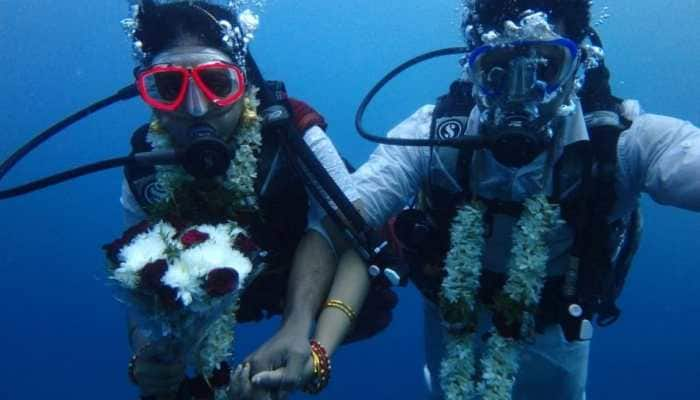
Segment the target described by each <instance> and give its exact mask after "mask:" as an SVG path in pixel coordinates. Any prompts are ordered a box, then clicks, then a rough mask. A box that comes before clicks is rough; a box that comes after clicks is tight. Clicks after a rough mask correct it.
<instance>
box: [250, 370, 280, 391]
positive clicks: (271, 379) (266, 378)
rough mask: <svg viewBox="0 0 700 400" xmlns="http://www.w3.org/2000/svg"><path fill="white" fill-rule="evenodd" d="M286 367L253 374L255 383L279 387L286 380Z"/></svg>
mask: <svg viewBox="0 0 700 400" xmlns="http://www.w3.org/2000/svg"><path fill="white" fill-rule="evenodd" d="M286 379H287V374H286V368H279V369H276V370H274V371H262V372H258V373H257V374H255V375H254V376H253V379H252V381H253V384H254V385H255V386H258V387H262V388H266V389H278V388H280V387H282V386H283V384H284V383H285V382H286Z"/></svg>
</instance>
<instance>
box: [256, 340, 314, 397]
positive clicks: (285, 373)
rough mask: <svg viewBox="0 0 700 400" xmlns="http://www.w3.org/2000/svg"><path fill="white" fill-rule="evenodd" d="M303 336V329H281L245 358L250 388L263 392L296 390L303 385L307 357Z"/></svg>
mask: <svg viewBox="0 0 700 400" xmlns="http://www.w3.org/2000/svg"><path fill="white" fill-rule="evenodd" d="M307 335H308V330H307V329H305V328H304V329H297V328H296V327H293V326H292V327H283V328H282V329H281V330H280V331H279V332H277V334H275V336H273V337H272V338H271V339H270V340H268V341H267V342H266V343H265V344H264V345H263V346H262V347H260V348H259V349H258V350H257V351H256V352H255V353H253V354H252V355H251V356H250V357H248V359H247V360H246V362H248V363H250V365H251V373H252V376H251V380H252V383H253V385H255V386H258V387H260V388H264V389H267V390H279V389H282V390H293V389H295V388H298V387H299V386H300V385H301V384H302V383H303V382H304V369H305V366H306V365H307V364H308V362H309V360H310V358H311V348H310V347H309V341H308V336H307Z"/></svg>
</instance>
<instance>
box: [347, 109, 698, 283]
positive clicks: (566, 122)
mask: <svg viewBox="0 0 700 400" xmlns="http://www.w3.org/2000/svg"><path fill="white" fill-rule="evenodd" d="M627 105H628V106H634V103H629V102H627ZM433 108H434V107H433V106H430V105H428V106H424V107H422V108H420V109H419V110H418V111H417V112H415V113H414V114H413V115H412V116H411V117H409V118H408V119H406V120H405V121H403V122H402V123H401V124H399V125H398V126H396V127H395V128H394V129H392V130H391V131H390V132H389V134H388V136H389V137H392V138H409V139H425V138H428V137H429V134H430V125H431V119H432V112H433ZM628 108H629V107H628ZM580 110H581V107H577V111H576V112H574V113H573V114H572V115H570V116H569V117H566V118H562V119H561V120H560V121H557V126H556V127H555V129H558V130H560V132H561V134H560V135H559V136H558V137H560V138H561V139H560V141H559V142H558V143H557V144H556V148H555V157H559V156H560V155H561V154H562V151H563V147H564V146H565V145H568V144H571V143H573V142H576V141H579V140H588V132H587V130H586V125H585V121H584V119H583V115H582V113H581V111H580ZM629 114H631V115H626V116H627V117H632V118H631V119H633V124H632V126H631V127H630V128H629V129H628V130H627V131H625V132H623V133H622V135H621V137H620V140H619V142H618V149H617V153H618V160H619V161H618V171H617V183H616V187H615V190H616V192H617V203H616V205H615V209H614V211H613V216H611V218H617V217H621V216H625V215H628V214H629V213H630V212H631V211H632V210H634V209H635V208H636V207H637V205H638V202H639V197H640V194H641V193H642V192H645V193H648V194H649V195H650V196H651V197H652V198H653V199H654V200H655V201H657V202H658V203H661V204H668V205H673V206H677V207H681V208H686V209H689V210H696V211H700V129H698V128H697V127H695V126H693V125H692V124H690V123H689V122H686V121H681V120H678V119H674V118H669V117H663V116H658V115H652V114H641V115H639V113H633V112H632V113H629ZM478 124H479V113H478V110H477V109H474V110H473V111H472V114H471V116H470V118H469V123H468V126H467V132H466V134H467V135H476V134H478ZM430 159H431V153H430V149H429V148H428V147H407V146H389V145H379V146H378V147H377V149H376V150H375V151H374V152H373V153H372V155H371V156H370V158H369V160H368V161H367V162H366V163H365V164H364V165H362V166H361V167H360V168H359V169H358V170H357V172H356V173H354V174H353V179H354V180H355V186H356V189H357V191H358V192H359V194H360V199H361V200H362V202H363V204H364V207H365V212H366V214H367V216H368V219H369V221H370V223H371V224H372V225H374V226H375V227H378V226H380V225H382V224H383V223H384V222H386V221H387V220H388V219H389V218H390V217H391V216H393V215H395V214H397V213H398V212H399V211H400V210H401V209H402V208H404V207H405V206H406V205H408V204H409V202H410V201H411V200H412V199H413V198H414V196H415V195H416V194H417V192H418V191H419V190H420V188H421V187H422V185H423V184H424V182H425V180H426V179H427V178H428V176H429V173H430V169H431V168H432V169H433V174H432V176H433V178H434V177H435V176H438V178H439V179H441V180H442V183H443V185H444V184H448V185H449V184H453V185H458V183H457V180H456V179H455V174H454V173H455V170H454V165H444V163H443V160H441V159H440V157H439V156H437V154H433V162H432V165H431V162H430ZM545 160H546V155H544V154H543V155H541V156H540V157H538V158H537V159H536V160H535V161H533V162H532V163H530V164H529V165H526V166H524V167H522V168H520V169H516V168H509V167H505V166H503V165H501V164H500V163H498V162H497V161H496V160H495V159H493V157H492V155H491V154H490V153H489V152H488V151H486V150H480V151H477V152H475V156H474V159H473V161H472V168H471V172H472V173H475V171H478V172H476V173H478V176H474V175H472V179H471V181H472V182H473V184H474V185H475V187H474V189H475V190H476V193H477V194H478V195H480V196H482V197H484V198H490V199H499V200H504V201H522V200H524V199H525V198H527V197H528V196H531V195H534V194H536V193H538V192H540V191H541V190H542V188H541V182H542V179H540V178H541V176H542V174H543V173H544V170H545ZM547 173H549V174H550V175H551V171H547ZM550 181H551V180H550ZM456 187H458V186H456ZM550 189H551V188H547V190H550ZM515 222H516V221H515V219H514V218H513V217H510V216H507V215H495V216H494V225H493V233H492V235H491V237H490V238H488V239H487V243H486V253H485V260H484V263H485V267H486V268H488V269H491V270H494V271H501V272H502V271H505V266H506V263H507V261H508V256H509V252H510V248H511V232H512V230H513V225H514V223H515ZM572 243H573V233H572V231H571V229H570V228H569V227H568V226H563V227H561V229H560V231H558V232H554V234H553V235H552V240H551V241H550V263H549V267H548V272H549V274H550V275H559V274H561V273H562V272H563V268H565V266H566V265H567V263H568V259H567V257H565V256H566V255H568V250H569V248H570V247H571V244H572Z"/></svg>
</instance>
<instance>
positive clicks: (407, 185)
mask: <svg viewBox="0 0 700 400" xmlns="http://www.w3.org/2000/svg"><path fill="white" fill-rule="evenodd" d="M433 108H434V107H433V106H424V107H422V108H421V109H419V110H418V111H416V113H414V114H413V115H412V116H410V117H409V118H408V119H406V120H405V121H403V122H402V123H401V124H399V125H398V126H396V127H395V128H394V129H392V130H391V131H390V132H389V134H388V137H390V138H406V139H425V138H428V137H429V136H430V123H431V120H432V113H433ZM429 158H430V149H429V148H428V147H409V146H388V145H379V146H378V147H377V148H376V149H375V150H374V152H373V153H372V155H370V157H369V160H368V161H367V162H366V163H365V164H363V165H362V166H361V167H360V168H359V169H358V170H357V172H355V173H354V174H353V178H354V180H355V188H356V189H357V191H358V192H359V194H360V199H361V200H362V204H363V207H364V210H365V213H366V214H367V216H368V218H369V222H370V223H371V224H372V225H373V226H374V227H379V226H381V225H383V224H384V223H385V222H386V221H387V220H388V219H389V218H390V217H391V216H393V215H394V214H396V213H397V212H399V211H400V210H401V209H402V208H403V207H405V206H406V205H407V204H408V202H409V201H410V200H411V199H412V198H413V197H414V196H415V195H416V193H417V192H418V190H419V188H420V185H421V182H422V181H423V178H424V177H425V174H426V173H427V170H428V163H429Z"/></svg>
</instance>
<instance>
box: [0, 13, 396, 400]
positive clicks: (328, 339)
mask: <svg viewBox="0 0 700 400" xmlns="http://www.w3.org/2000/svg"><path fill="white" fill-rule="evenodd" d="M131 9H132V13H133V15H132V17H131V18H127V19H125V20H124V21H122V24H123V26H124V27H125V29H126V30H127V33H128V34H129V36H130V38H131V40H132V41H133V48H134V55H135V58H136V60H137V67H136V69H135V70H134V77H135V84H131V85H129V86H127V87H125V88H123V89H121V90H120V91H118V92H117V93H116V94H114V95H113V96H110V97H108V98H106V99H104V100H101V101H100V102H98V103H95V104H93V105H91V106H89V107H87V108H85V109H84V110H81V111H79V112H77V113H75V114H73V115H71V116H69V117H67V118H66V119H64V120H62V121H60V122H59V123H57V124H55V125H53V126H52V127H50V128H49V129H47V130H46V131H44V132H42V133H41V134H40V135H38V136H37V137H35V138H34V139H32V140H31V141H30V142H28V143H27V144H26V145H25V146H23V147H22V148H20V149H19V150H17V151H16V152H15V153H14V154H12V155H11V156H10V157H9V158H8V159H7V160H6V161H5V162H3V163H2V165H0V179H2V178H3V177H4V176H5V175H6V174H7V173H8V172H9V171H10V170H11V169H12V168H13V167H14V166H15V165H16V164H17V163H18V162H19V161H20V160H22V159H23V158H24V157H25V156H26V155H27V154H29V153H30V152H31V151H33V150H34V149H35V148H37V147H38V146H40V145H41V144H42V143H43V142H45V141H46V140H48V139H49V138H51V137H52V136H54V135H56V134H58V133H59V132H61V131H63V130H64V129H65V128H66V127H68V126H70V125H71V124H73V123H75V122H77V121H79V120H81V119H83V118H85V117H87V116H89V115H91V114H92V113H94V112H96V111H99V110H101V109H103V108H105V107H108V106H110V105H112V104H114V103H116V102H117V101H122V100H128V99H131V98H134V97H138V96H140V97H141V99H142V100H143V101H144V102H145V103H146V104H147V105H148V106H149V107H150V108H151V109H152V111H153V114H152V119H151V121H150V123H148V124H146V125H144V126H142V127H140V128H139V129H137V130H136V131H135V132H134V133H133V135H132V137H131V147H132V152H131V154H130V155H129V156H127V157H119V158H114V159H110V160H105V161H101V162H97V163H93V164H89V165H86V166H81V167H78V168H74V169H72V170H69V171H66V172H62V173H59V174H56V175H53V176H50V177H47V178H43V179H39V180H36V181H34V182H31V183H28V184H25V185H20V186H17V187H14V188H11V189H6V190H0V199H6V198H11V197H16V196H20V195H23V194H26V193H29V192H32V191H35V190H39V189H42V188H44V187H47V186H51V185H55V184H58V183H60V182H64V181H66V180H70V179H75V178H77V177H80V176H83V175H86V174H90V173H94V172H97V171H101V170H104V169H109V168H115V167H120V166H123V167H124V178H125V179H124V181H123V184H122V194H121V198H120V201H121V204H122V206H123V210H124V213H125V219H126V222H127V224H128V226H132V228H130V229H129V230H127V233H125V236H126V235H128V233H129V232H133V231H134V229H138V226H140V225H143V223H141V224H138V225H136V224H137V223H140V222H141V221H148V222H149V223H150V222H156V221H167V222H168V223H170V224H171V225H172V226H173V227H175V226H183V227H187V226H193V225H206V224H210V225H216V224H220V223H226V222H227V221H235V223H236V224H237V225H239V226H241V227H243V228H244V230H245V232H247V236H246V238H245V240H244V241H243V242H242V243H240V245H239V244H238V243H236V247H238V248H245V249H246V250H242V251H245V252H246V254H253V255H254V256H251V260H254V261H255V263H257V264H258V265H259V266H261V267H260V268H258V267H257V266H254V268H255V270H256V271H260V272H256V275H255V276H254V279H252V281H250V282H247V283H246V289H245V291H244V293H243V294H242V295H241V298H240V300H239V304H238V311H237V313H236V319H237V321H238V322H255V321H260V320H262V319H264V318H271V317H272V316H275V315H281V316H282V324H281V327H280V328H279V331H278V332H277V334H276V335H275V336H274V337H272V338H271V339H270V340H268V342H267V343H266V344H265V346H264V348H262V349H261V350H260V351H258V352H256V353H255V355H254V356H251V357H250V359H249V360H246V361H245V362H244V363H242V364H241V365H239V367H238V368H236V369H235V370H234V371H230V370H229V369H228V365H225V366H224V365H223V364H221V365H219V369H218V370H217V373H218V372H224V373H226V374H225V375H226V376H225V379H224V381H225V382H226V385H228V388H229V390H228V397H229V398H235V399H241V400H243V399H249V398H251V399H265V398H269V397H270V396H278V395H279V393H277V392H278V391H277V390H265V391H262V390H260V389H258V388H255V387H253V386H252V385H251V379H250V378H251V376H252V375H254V374H255V373H258V372H260V371H263V370H273V369H275V368H278V367H280V366H282V365H284V366H286V367H287V369H286V370H285V372H284V373H283V374H281V375H280V376H281V377H282V378H284V379H288V380H290V381H293V382H294V383H295V384H304V385H305V390H306V391H308V392H312V393H317V392H320V391H321V390H322V389H323V388H324V387H325V386H326V385H327V384H328V382H329V379H330V369H331V368H330V367H331V365H330V359H331V356H332V354H333V352H334V351H335V349H336V348H337V347H338V346H339V345H340V344H341V343H342V342H343V341H346V342H349V341H354V340H360V339H364V338H367V337H370V336H372V335H374V334H376V333H378V332H379V331H381V330H382V329H384V328H385V327H386V326H387V325H388V324H389V321H390V320H391V313H392V309H393V308H394V307H395V305H396V301H397V300H396V298H395V295H394V293H393V292H392V291H391V290H390V288H389V286H390V285H389V283H388V282H386V281H380V280H375V281H374V282H373V283H372V284H371V285H369V284H367V279H366V275H367V272H366V268H365V264H364V263H365V262H371V261H372V260H373V259H374V258H376V254H375V253H376V252H375V239H371V236H372V235H373V232H370V230H369V228H368V226H367V224H366V223H365V222H364V219H363V218H362V216H361V215H360V214H359V213H358V211H357V210H356V209H355V207H354V205H353V203H352V202H353V201H355V200H356V199H357V198H358V195H357V193H356V192H355V191H354V189H353V183H352V180H351V178H350V175H349V172H348V169H347V165H346V163H345V162H344V161H343V159H342V158H341V157H340V155H339V154H338V152H337V151H336V150H335V148H334V147H333V145H332V143H331V142H330V139H329V138H328V136H327V135H326V133H325V129H326V123H325V121H324V119H323V117H322V116H321V115H320V114H319V113H317V112H316V111H315V110H314V109H312V108H311V107H310V106H308V105H307V104H306V103H304V102H302V101H299V100H295V99H293V98H291V97H288V96H287V93H286V90H285V86H284V84H283V83H282V82H277V81H267V80H265V79H264V78H263V76H262V73H261V71H260V69H259V68H258V66H257V64H256V63H255V60H254V58H253V57H252V55H251V53H250V51H249V49H248V44H249V42H250V41H251V40H252V38H253V32H254V30H255V28H256V26H257V22H258V21H257V16H255V15H253V14H252V13H250V12H249V11H246V12H241V13H240V14H239V13H238V11H237V10H236V9H235V6H234V5H232V4H230V5H229V6H221V5H217V4H213V3H210V2H207V1H167V2H157V1H155V0H140V1H137V2H134V3H133V5H132V7H131ZM120 240H123V238H122V239H120ZM120 240H117V241H115V242H114V243H112V244H110V245H106V246H105V250H106V251H107V253H108V258H109V256H110V255H112V256H114V257H113V258H110V259H114V258H116V257H117V255H116V254H114V253H115V251H118V249H119V248H120V247H121V246H123V245H124V243H123V242H122V243H120ZM115 249H117V250H115ZM110 253H111V254H110ZM338 263H339V265H340V267H341V268H340V269H338V272H337V273H336V265H338ZM159 281H161V283H162V280H161V279H159ZM339 282H346V283H348V282H351V283H352V287H353V288H356V287H359V290H353V291H351V292H348V291H347V290H344V287H345V285H339ZM367 293H369V294H367ZM363 304H364V305H365V307H363ZM314 325H315V332H314V335H313V338H310V334H311V329H312V327H314ZM150 329H151V327H150V326H149V325H148V317H147V316H144V315H139V313H138V312H136V311H135V308H134V309H131V310H130V312H129V327H128V338H129V343H130V344H131V347H132V349H133V356H132V357H131V361H130V362H129V365H128V372H129V377H130V378H131V380H132V382H133V383H134V384H135V385H137V386H138V387H139V390H140V392H141V398H143V399H190V398H193V399H210V398H213V396H214V389H212V385H211V382H210V380H211V379H212V377H208V378H209V380H207V377H203V376H199V377H195V378H190V377H188V376H187V374H188V373H189V372H191V371H188V370H187V369H186V363H185V361H184V360H181V359H180V358H181V357H177V356H174V355H173V354H160V353H159V351H162V350H163V348H162V347H159V346H151V344H152V343H150V342H149V341H150V340H151V339H152V338H153V337H154V335H155V334H154V333H153V332H151V331H150ZM310 339H312V340H310ZM224 364H225V363H224ZM275 376H277V375H275ZM219 377H221V375H219ZM219 377H217V378H216V379H219ZM222 379H223V378H222ZM229 382H230V384H229ZM220 392H221V391H217V392H216V393H217V396H218V395H219V394H220ZM217 398H218V397H217Z"/></svg>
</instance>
